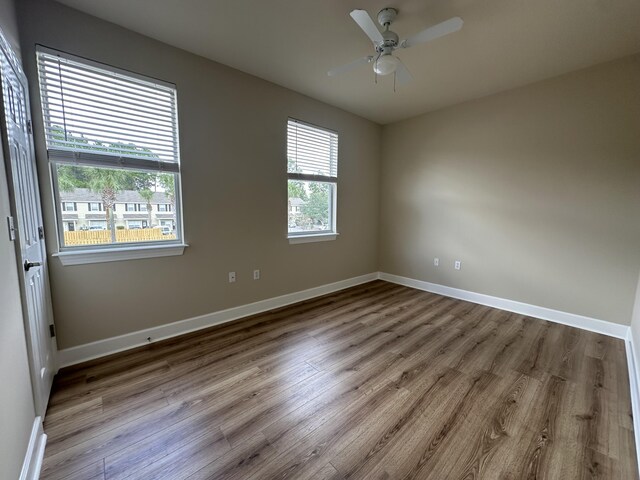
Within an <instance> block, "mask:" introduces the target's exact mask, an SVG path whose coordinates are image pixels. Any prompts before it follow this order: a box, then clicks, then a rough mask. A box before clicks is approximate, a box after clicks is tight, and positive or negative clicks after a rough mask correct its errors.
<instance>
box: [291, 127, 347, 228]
mask: <svg viewBox="0 0 640 480" xmlns="http://www.w3.org/2000/svg"><path fill="white" fill-rule="evenodd" d="M287 176H288V232H289V237H295V236H311V235H323V234H332V233H333V234H335V232H336V198H337V182H338V134H337V132H334V131H332V130H328V129H325V128H321V127H318V126H315V125H311V124H308V123H305V122H301V121H300V120H296V119H293V118H290V119H289V120H288V122H287Z"/></svg>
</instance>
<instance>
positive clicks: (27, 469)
mask: <svg viewBox="0 0 640 480" xmlns="http://www.w3.org/2000/svg"><path fill="white" fill-rule="evenodd" d="M46 444H47V435H46V434H45V433H44V430H43V429H42V418H41V417H36V418H35V420H34V421H33V427H32V428H31V437H30V438H29V445H28V446H27V453H26V454H25V456H24V462H23V463H22V471H21V472H20V480H38V478H40V470H41V469H42V459H43V458H44V447H45V445H46Z"/></svg>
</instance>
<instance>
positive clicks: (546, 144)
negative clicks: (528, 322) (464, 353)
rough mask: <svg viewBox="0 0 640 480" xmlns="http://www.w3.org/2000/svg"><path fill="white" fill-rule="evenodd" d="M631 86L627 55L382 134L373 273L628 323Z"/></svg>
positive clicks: (632, 62)
mask: <svg viewBox="0 0 640 480" xmlns="http://www.w3.org/2000/svg"><path fill="white" fill-rule="evenodd" d="M639 85H640V56H637V55H636V56H633V57H628V58H624V59H621V60H619V61H615V62H612V63H608V64H603V65H600V66H598V67H595V68H591V69H588V70H583V71H579V72H575V73H571V74H568V75H565V76H562V77H559V78H555V79H552V80H548V81H544V82H540V83H537V84H534V85H530V86H527V87H523V88H519V89H516V90H512V91H509V92H505V93H501V94H498V95H493V96H491V97H487V98H484V99H480V100H477V101H473V102H468V103H465V104H462V105H459V106H454V107H451V108H447V109H444V110H441V111H438V112H434V113H430V114H427V115H423V116H420V117H417V118H415V119H410V120H407V121H403V122H399V123H395V124H393V125H388V126H385V127H384V130H383V158H382V170H381V224H380V232H381V242H380V266H381V270H382V271H385V272H388V273H393V274H398V275H403V276H407V277H411V278H415V279H419V280H425V281H429V282H434V283H439V284H443V285H448V286H452V287H457V288H461V289H465V290H470V291H474V292H480V293H484V294H489V295H495V296H498V297H503V298H508V299H511V300H518V301H522V302H526V303H530V304H533V305H539V306H544V307H548V308H552V309H557V310H562V311H566V312H571V313H575V314H580V315H586V316H590V317H595V318H599V319H602V320H607V321H611V322H616V323H621V324H627V325H628V324H629V321H630V318H631V310H632V307H633V302H634V297H635V291H636V284H637V282H638V272H639V271H640V249H638V245H639V244H640V221H639V220H638V218H640V88H638V86H639ZM434 257H439V258H440V267H439V268H436V267H434V266H433V258H434ZM456 259H459V260H461V261H462V270H460V271H456V270H454V269H453V262H454V260H456Z"/></svg>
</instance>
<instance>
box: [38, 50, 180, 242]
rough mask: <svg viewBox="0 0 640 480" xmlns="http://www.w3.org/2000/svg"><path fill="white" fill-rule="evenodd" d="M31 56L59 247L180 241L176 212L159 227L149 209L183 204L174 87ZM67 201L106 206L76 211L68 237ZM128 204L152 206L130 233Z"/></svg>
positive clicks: (79, 62)
mask: <svg viewBox="0 0 640 480" xmlns="http://www.w3.org/2000/svg"><path fill="white" fill-rule="evenodd" d="M36 55H37V64H38V78H39V84H40V100H41V105H42V119H43V125H44V136H45V140H46V144H47V152H48V157H49V162H50V163H51V164H52V168H51V171H52V172H53V184H54V192H55V194H56V197H57V202H56V203H57V205H58V211H57V213H58V224H59V228H58V230H59V233H60V240H61V243H60V244H61V247H62V248H84V247H87V246H88V247H91V248H96V247H109V246H112V245H113V244H122V243H136V244H137V243H155V242H163V243H166V242H171V241H175V242H179V241H181V232H182V227H181V223H180V218H179V215H178V213H179V211H180V209H179V208H173V209H172V212H173V215H171V217H172V218H168V217H169V216H170V215H167V214H163V215H162V223H161V219H160V215H155V214H152V213H151V212H157V211H158V210H157V208H155V209H153V205H154V204H156V205H160V204H162V205H164V204H174V206H175V205H177V204H179V202H180V189H179V184H180V182H179V175H180V151H179V142H178V116H177V94H176V88H175V86H174V85H172V84H169V83H165V82H162V81H159V80H155V79H152V78H147V77H143V76H141V75H138V74H134V73H131V72H126V71H123V70H119V69H116V68H113V67H110V66H106V65H103V64H99V63H96V62H92V61H90V60H86V59H82V58H79V57H75V56H72V55H68V54H65V53H62V52H57V51H54V50H50V49H46V48H43V47H39V48H38V50H37V53H36ZM70 199H72V200H73V201H75V202H87V204H90V203H94V202H100V203H101V204H102V205H103V209H102V210H101V211H100V212H99V213H98V212H93V211H91V210H89V211H91V212H92V213H91V214H89V213H86V214H85V212H82V211H79V212H78V213H77V214H76V216H77V217H78V218H77V219H75V218H74V220H75V222H76V224H75V228H74V231H73V232H69V231H67V230H66V228H65V227H64V225H66V224H65V223H64V222H62V221H61V220H64V219H65V213H64V208H62V207H60V206H61V205H63V204H64V203H65V202H67V201H68V200H70ZM125 203H140V204H142V205H145V206H151V207H152V208H151V209H149V214H148V215H145V216H144V220H145V222H144V225H146V226H145V227H144V229H145V230H148V231H146V232H140V228H139V227H138V228H136V231H135V232H134V231H130V229H129V228H128V226H129V225H130V224H132V223H131V222H130V220H132V219H131V218H129V217H130V216H131V214H127V213H126V212H125V211H124V209H123V211H122V212H120V211H119V209H118V208H116V205H122V204H125ZM127 215H128V216H127ZM156 216H157V217H158V218H156ZM98 217H99V218H98ZM133 220H135V221H137V220H138V219H137V218H136V219H133ZM140 220H142V218H141V219H140ZM135 221H134V222H133V223H135ZM169 221H170V222H171V224H172V229H171V231H170V233H167V229H166V228H165V227H166V225H167V222H169ZM138 224H140V225H143V223H141V222H138ZM138 224H136V225H138ZM161 225H162V226H163V228H161ZM103 226H104V230H105V231H104V233H98V232H97V231H99V230H100V229H101V228H102V227H103Z"/></svg>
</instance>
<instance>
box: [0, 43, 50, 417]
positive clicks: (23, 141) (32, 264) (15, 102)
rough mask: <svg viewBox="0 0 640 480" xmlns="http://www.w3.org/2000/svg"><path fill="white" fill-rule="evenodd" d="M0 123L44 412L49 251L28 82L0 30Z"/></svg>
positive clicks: (28, 328)
mask: <svg viewBox="0 0 640 480" xmlns="http://www.w3.org/2000/svg"><path fill="white" fill-rule="evenodd" d="M0 82H1V83H2V102H1V103H2V106H1V107H0V108H1V109H2V110H1V111H0V114H1V120H0V122H1V126H2V140H3V150H4V151H5V156H8V157H9V158H8V161H7V162H6V167H7V172H8V177H9V183H10V186H11V200H12V211H13V215H14V217H15V219H14V226H15V241H16V242H17V246H18V247H19V248H16V251H17V254H18V257H19V261H20V265H19V271H20V280H21V283H22V284H21V290H22V305H23V315H24V321H25V330H26V334H27V347H28V350H29V359H30V363H31V365H30V369H31V377H32V383H33V390H34V397H35V398H34V401H35V407H36V410H37V414H38V415H41V416H42V417H43V418H44V413H45V410H46V407H47V402H48V401H49V393H50V392H51V385H52V382H53V376H54V374H55V358H54V352H55V351H56V347H55V339H54V338H53V334H54V329H53V324H52V319H53V316H52V315H51V303H50V297H49V281H48V275H47V264H46V260H47V256H46V251H45V245H44V232H43V229H42V210H41V207H40V195H39V192H38V176H37V173H36V162H35V155H34V150H33V142H32V138H31V121H30V120H29V99H28V90H27V82H26V77H25V75H24V73H23V72H22V69H21V67H20V64H19V61H18V59H17V57H16V56H15V55H14V54H13V52H12V50H11V49H10V47H8V45H7V43H6V42H5V41H4V38H3V36H2V34H1V32H0Z"/></svg>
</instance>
